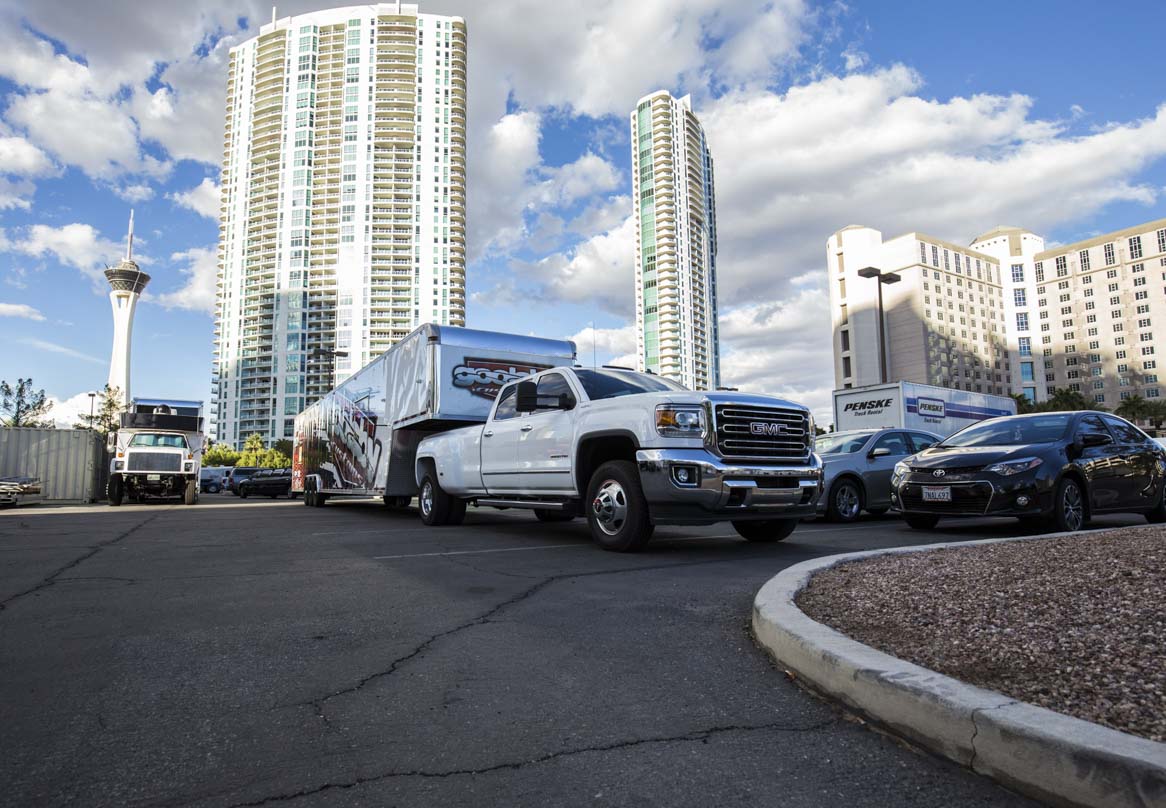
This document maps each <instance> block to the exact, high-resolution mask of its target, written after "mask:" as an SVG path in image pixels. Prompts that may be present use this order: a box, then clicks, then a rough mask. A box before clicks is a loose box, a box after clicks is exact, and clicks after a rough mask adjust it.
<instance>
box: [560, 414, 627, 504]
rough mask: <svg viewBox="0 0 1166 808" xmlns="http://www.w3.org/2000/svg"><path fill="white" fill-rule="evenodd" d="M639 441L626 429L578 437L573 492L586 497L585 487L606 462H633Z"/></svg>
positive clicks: (607, 430) (603, 430) (608, 430)
mask: <svg viewBox="0 0 1166 808" xmlns="http://www.w3.org/2000/svg"><path fill="white" fill-rule="evenodd" d="M639 448H640V441H639V440H638V438H637V437H636V434H635V433H634V432H632V431H631V430H628V429H600V430H596V431H594V432H587V433H585V434H583V435H580V436H579V440H578V441H577V442H576V443H575V463H574V469H572V471H573V473H574V477H575V490H577V491H578V492H579V496H580V497H585V496H586V495H587V486H588V484H589V483H590V482H591V475H592V474H593V473H594V472H595V469H597V468H599V467H600V466H601V465H603V464H604V463H606V462H607V461H608V460H631V461H632V462H635V459H636V451H637V450H638V449H639Z"/></svg>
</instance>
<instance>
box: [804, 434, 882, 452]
mask: <svg viewBox="0 0 1166 808" xmlns="http://www.w3.org/2000/svg"><path fill="white" fill-rule="evenodd" d="M873 434H874V433H873V432H835V433H834V434H833V435H821V436H820V437H818V438H815V439H814V451H815V452H817V453H818V454H820V455H835V454H853V453H854V452H861V451H862V447H863V446H865V445H866V442H867V441H868V440H869V439H870V436H871V435H873Z"/></svg>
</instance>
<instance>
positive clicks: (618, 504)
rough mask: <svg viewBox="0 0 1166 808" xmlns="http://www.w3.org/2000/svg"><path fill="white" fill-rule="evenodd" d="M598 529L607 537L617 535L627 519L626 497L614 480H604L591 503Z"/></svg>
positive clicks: (621, 487)
mask: <svg viewBox="0 0 1166 808" xmlns="http://www.w3.org/2000/svg"><path fill="white" fill-rule="evenodd" d="M591 509H592V511H594V513H595V521H596V523H597V524H598V525H599V529H600V530H602V531H603V532H604V533H606V534H607V535H608V536H614V535H616V534H617V533H619V531H620V529H621V528H622V527H623V526H624V522H626V521H627V518H628V497H627V493H626V492H625V491H624V490H623V486H622V485H620V484H619V483H618V482H616V481H615V480H610V479H609V480H604V481H603V484H602V485H600V486H599V490H598V491H596V492H595V499H594V500H592V502H591Z"/></svg>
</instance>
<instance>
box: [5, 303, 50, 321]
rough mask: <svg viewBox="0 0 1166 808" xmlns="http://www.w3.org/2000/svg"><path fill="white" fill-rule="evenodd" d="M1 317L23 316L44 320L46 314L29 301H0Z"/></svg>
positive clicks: (24, 317)
mask: <svg viewBox="0 0 1166 808" xmlns="http://www.w3.org/2000/svg"><path fill="white" fill-rule="evenodd" d="M0 317H21V318H23V319H25V320H37V321H38V322H39V321H43V320H44V319H45V316H44V315H43V314H41V313H40V312H39V311H37V310H36V309H34V308H33V307H32V306H30V305H28V304H27V303H0Z"/></svg>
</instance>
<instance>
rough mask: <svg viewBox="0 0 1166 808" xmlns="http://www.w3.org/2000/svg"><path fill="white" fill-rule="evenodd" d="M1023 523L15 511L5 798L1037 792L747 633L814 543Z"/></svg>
mask: <svg viewBox="0 0 1166 808" xmlns="http://www.w3.org/2000/svg"><path fill="white" fill-rule="evenodd" d="M1139 522H1141V523H1144V522H1143V520H1141V519H1140V517H1130V518H1108V519H1105V520H1099V521H1098V525H1099V526H1114V525H1119V524H1137V523H1139ZM1019 532H1021V531H1020V529H1019V527H1018V525H1017V524H1016V523H1015V522H1014V521H1010V520H992V521H979V522H977V521H952V522H950V523H941V525H940V527H939V529H937V530H936V531H934V532H930V533H920V532H917V531H912V530H910V529H909V528H907V527H906V526H905V525H904V524H902V523H901V522H899V521H897V520H895V519H893V518H889V517H884V518H881V519H874V520H870V521H864V522H862V523H859V524H857V525H851V526H844V527H839V526H834V525H829V524H826V523H824V522H813V523H807V524H804V525H803V526H802V527H801V528H800V529H799V530H798V532H797V533H795V534H794V536H793V537H791V538H790V539H789V540H787V541H786V542H783V543H782V544H779V545H769V546H766V545H751V544H748V543H746V542H744V541H741V540H739V539H738V538H737V537H736V535H735V534H733V533H732V529H731V528H730V527H729V526H727V525H723V526H715V527H711V528H667V529H663V528H662V529H660V530H659V531H658V532H657V534H656V536H657V538H656V539H655V541H654V542H653V543H652V544H651V545H650V546H649V549H648V551H647V552H645V553H642V554H639V555H616V554H612V553H606V552H603V551H601V550H599V549H598V548H596V547H595V546H594V545H592V544H591V543H590V541H589V539H588V536H587V529H586V525H585V524H583V523H582V522H581V521H576V522H575V523H572V524H569V525H543V524H540V523H538V522H536V521H535V519H534V518H533V516H532V515H530V514H528V513H523V512H515V511H507V512H497V511H475V510H474V509H471V510H470V512H469V515H468V517H467V519H466V524H465V525H464V526H462V527H459V528H444V529H435V528H426V527H424V526H423V525H421V523H420V522H419V521H418V520H417V518H416V515H415V514H414V513H411V512H410V513H394V512H390V511H387V510H386V509H384V508H383V507H382V506H380V505H379V503H365V502H347V503H343V502H330V503H329V504H328V505H327V507H325V508H323V509H314V508H313V509H309V508H305V507H303V506H302V505H301V504H299V503H298V502H289V501H286V500H282V501H271V500H258V501H257V500H247V501H241V500H238V499H235V498H234V497H230V496H227V495H220V496H204V497H203V501H202V503H200V504H199V505H198V506H196V507H182V506H173V505H163V504H158V505H150V504H146V505H133V506H123V507H121V508H116V509H115V508H108V507H103V506H92V507H75V508H73V507H69V508H49V507H29V508H25V509H22V510H18V511H6V512H3V513H0V562H2V563H0V605H2V609H0V719H2V726H3V732H2V733H0V761H2V762H0V767H2V768H0V772H2V777H3V782H4V783H5V787H4V788H3V789H2V790H0V803H3V804H6V805H38V806H40V805H66V804H69V805H115V804H116V805H167V806H171V805H200V806H203V805H205V806H242V805H266V804H268V803H277V802H278V803H287V804H293V805H401V806H414V805H440V806H471V805H472V806H482V805H505V806H525V805H530V806H536V805H537V806H542V805H601V806H606V805H611V806H624V805H639V806H651V805H660V806H676V805H693V806H710V805H716V806H725V805H783V806H821V805H871V806H875V805H877V806H887V805H927V806H941V805H942V806H949V805H972V804H975V805H1021V804H1028V803H1027V802H1026V801H1025V800H1022V799H1021V798H1019V797H1017V796H1015V795H1013V794H1011V793H1009V792H1006V791H1004V790H1003V789H1000V788H999V787H997V786H995V785H994V784H992V783H991V782H989V781H987V780H985V779H982V778H980V777H978V776H976V775H973V774H971V773H969V772H966V771H964V770H962V769H959V768H958V767H956V766H954V765H951V764H948V763H946V762H943V761H939V760H936V759H934V758H931V757H928V756H926V755H923V754H920V753H918V752H915V751H912V750H909V749H907V748H905V747H903V746H901V745H899V744H898V743H896V742H894V741H893V740H891V739H889V738H887V737H885V736H883V735H881V734H879V733H876V732H874V731H871V730H870V729H869V728H867V727H865V726H863V725H861V724H860V723H859V722H856V721H854V720H852V719H850V718H848V717H846V716H845V715H843V714H842V713H841V712H839V711H838V710H836V709H835V708H834V707H832V706H830V705H829V704H826V703H824V702H821V701H819V700H817V699H815V698H814V697H812V696H810V695H808V694H807V693H805V692H804V691H802V690H801V689H799V688H798V687H797V686H796V685H795V684H794V683H792V682H790V681H789V680H788V679H787V678H786V677H785V676H784V675H783V674H782V673H781V672H780V671H779V670H777V669H776V668H775V667H774V666H773V665H772V664H771V663H770V661H769V660H768V658H767V657H766V656H765V655H764V654H763V653H762V652H761V651H760V650H759V649H758V648H757V647H756V646H755V645H754V644H753V641H752V639H751V637H750V635H749V632H748V621H749V615H750V608H751V604H752V600H753V596H754V595H755V593H756V592H757V590H758V588H759V587H760V586H761V585H762V584H763V583H764V582H765V581H766V580H767V579H768V578H770V577H771V576H772V575H774V574H775V573H776V572H778V571H779V570H780V569H782V568H784V567H786V566H788V565H790V564H793V563H796V562H798V561H801V560H804V559H807V558H811V557H814V556H819V555H824V554H831V553H836V552H842V551H847V550H855V549H865V548H874V547H891V546H899V545H904V544H917V543H924V542H928V541H951V540H959V539H964V538H966V539H974V538H982V537H989V536H1009V535H1016V534H1017V533H1019Z"/></svg>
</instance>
